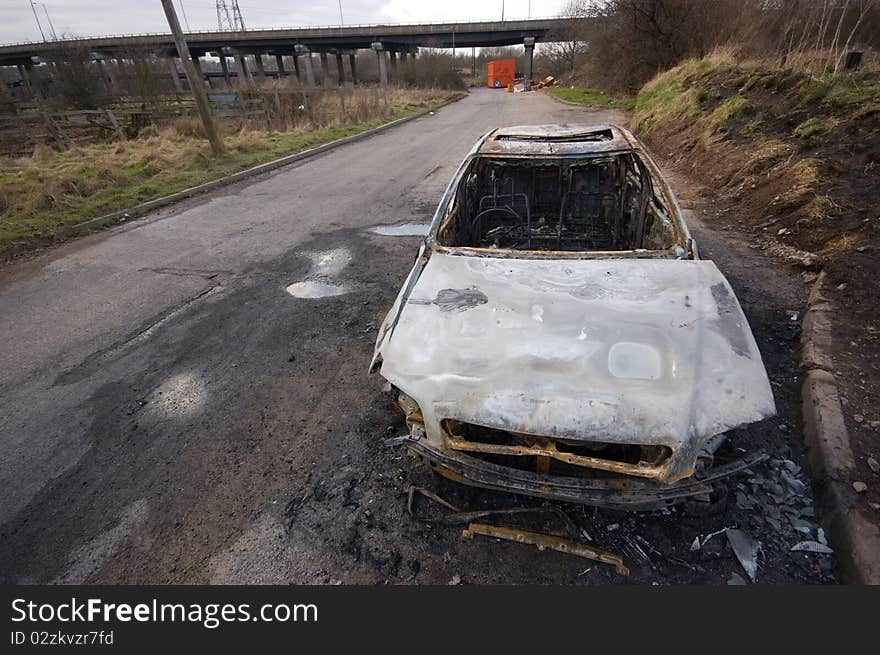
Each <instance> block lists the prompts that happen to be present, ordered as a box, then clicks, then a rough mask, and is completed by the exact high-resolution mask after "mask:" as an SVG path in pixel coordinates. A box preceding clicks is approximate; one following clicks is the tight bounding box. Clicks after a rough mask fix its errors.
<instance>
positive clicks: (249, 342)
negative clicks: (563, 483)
mask: <svg viewBox="0 0 880 655" xmlns="http://www.w3.org/2000/svg"><path fill="white" fill-rule="evenodd" d="M625 120H626V118H625V116H623V115H621V114H619V113H617V112H598V111H586V110H583V109H580V108H577V107H571V106H566V105H563V104H560V103H557V102H555V101H553V100H551V99H550V98H548V97H546V96H544V95H542V94H539V93H532V94H507V93H502V92H492V91H489V90H479V91H476V92H474V93H472V94H471V95H470V96H469V97H468V98H466V99H465V100H463V101H461V102H458V103H455V104H452V105H450V106H448V107H446V108H444V109H442V110H440V111H438V112H437V113H436V114H434V115H430V116H426V117H424V118H421V119H418V120H416V121H413V122H410V123H408V124H405V125H403V126H400V127H399V128H396V129H394V130H391V131H389V132H386V133H383V134H380V135H377V136H375V137H372V138H369V139H366V140H363V141H360V142H357V143H353V144H350V145H346V146H343V147H341V148H338V149H336V150H333V151H331V152H329V153H326V154H324V155H321V156H319V157H316V158H314V159H310V160H307V161H304V162H302V163H300V164H297V165H293V166H290V167H287V168H284V169H281V170H278V171H276V172H274V173H272V174H269V175H268V176H266V177H261V178H257V179H255V180H253V181H251V182H247V183H240V184H238V185H235V186H230V187H227V188H225V189H222V190H219V191H217V192H215V193H212V194H210V195H206V196H203V197H199V198H195V199H191V200H190V201H187V202H185V203H182V204H179V205H176V206H174V207H172V208H169V209H166V210H163V211H161V212H157V213H156V214H153V215H150V216H148V217H146V218H144V219H141V220H138V221H136V222H132V223H131V224H127V225H122V226H118V227H116V228H113V229H111V230H107V231H105V232H102V233H100V234H96V235H92V236H90V237H86V238H83V239H80V240H78V241H76V242H73V243H70V244H67V245H64V246H62V247H59V248H57V249H54V250H52V251H49V252H46V253H43V254H40V255H38V256H36V257H32V258H29V259H28V260H27V261H21V262H16V263H13V264H11V265H8V266H6V267H5V268H3V269H2V270H0V334H3V337H4V338H3V342H2V345H0V448H2V452H3V457H2V460H0V488H2V489H3V490H4V493H3V494H0V581H2V582H36V583H44V582H53V581H54V582H77V583H79V582H109V583H181V582H187V583H203V582H276V583H288V582H292V583H333V582H343V583H381V582H385V581H388V582H394V583H411V582H415V583H446V582H448V581H450V580H453V581H458V580H461V581H463V582H474V583H499V582H511V583H522V582H542V583H547V582H559V583H576V584H595V583H601V582H617V581H619V580H620V579H619V578H618V577H617V576H616V575H615V574H614V572H613V569H610V568H609V567H607V566H603V565H599V564H595V563H591V562H588V561H584V560H579V559H577V558H574V557H571V556H566V555H562V554H558V553H546V552H538V551H537V550H534V549H532V548H530V547H525V546H521V545H517V544H501V543H495V542H492V541H489V540H482V541H480V540H477V541H473V542H472V541H467V540H463V539H462V538H461V536H460V526H446V525H442V524H440V523H438V520H439V518H438V517H439V514H438V513H437V511H436V508H432V507H429V506H427V505H425V506H422V507H421V510H422V511H424V512H428V513H432V512H433V514H432V516H433V518H432V520H429V521H425V520H417V519H415V518H413V517H411V516H410V515H408V514H407V513H406V511H405V505H406V489H407V488H408V486H409V485H410V484H418V485H425V486H429V487H430V488H432V489H434V490H435V491H438V492H440V493H443V494H444V495H447V496H448V497H450V498H452V499H454V500H455V502H457V503H458V504H460V505H462V506H465V507H468V508H475V507H486V506H496V507H497V506H499V505H501V506H510V505H519V504H522V503H523V502H526V503H527V502H530V501H520V500H517V499H511V498H506V497H504V496H503V495H499V494H494V495H493V494H488V493H485V492H479V491H471V490H467V489H461V488H459V487H458V486H457V485H452V484H451V483H445V482H439V481H437V480H435V479H434V478H433V477H432V476H431V475H430V474H429V473H428V472H427V471H426V470H425V469H424V467H423V466H422V465H421V464H420V463H419V462H417V461H415V460H414V459H412V458H410V457H408V456H406V455H403V454H401V453H397V452H393V451H387V450H384V449H382V448H381V447H380V446H379V444H380V442H381V440H382V438H383V437H385V436H386V435H389V434H397V433H399V432H400V431H401V429H402V428H401V426H402V421H401V418H400V417H399V416H398V415H397V414H396V413H395V411H394V408H393V405H392V403H391V402H390V401H389V399H387V398H386V397H385V396H384V395H383V394H382V392H381V386H382V382H381V379H379V378H378V377H376V376H368V375H367V373H366V368H367V364H368V361H369V357H370V354H371V351H372V344H373V341H374V338H375V333H376V330H377V328H378V325H379V323H380V321H381V319H382V317H383V316H384V313H385V312H386V311H387V308H388V306H389V305H390V303H391V302H392V300H393V298H394V296H395V295H396V293H397V290H398V288H399V286H400V284H401V283H402V281H403V279H404V276H405V275H406V273H407V272H408V270H409V267H410V265H411V263H412V259H413V257H414V255H415V248H416V245H417V242H418V240H417V238H413V237H388V236H377V235H374V234H370V233H369V232H367V229H368V228H370V227H371V226H376V225H383V224H399V223H406V222H413V221H416V222H422V221H426V220H428V218H429V217H430V215H431V213H432V211H433V207H434V206H435V204H436V203H437V201H438V200H439V198H440V195H441V193H442V191H443V189H444V187H445V185H446V184H447V182H448V180H449V178H450V176H451V175H452V173H453V171H454V170H455V168H456V167H457V166H458V164H459V162H460V161H461V159H462V158H463V156H464V155H465V154H466V153H467V151H468V150H469V148H470V147H471V146H472V144H473V143H474V141H475V140H476V139H477V138H478V136H479V135H480V134H482V133H483V132H485V131H487V130H488V129H490V128H492V127H495V126H500V125H512V124H524V123H548V122H625ZM676 184H677V185H678V186H676V187H675V188H676V191H681V192H682V193H683V196H684V197H685V198H686V199H688V198H691V199H690V200H687V202H688V205H689V206H691V207H693V208H694V216H693V223H694V228H695V231H696V233H697V237H698V238H699V239H700V241H701V243H702V244H703V245H704V253H705V252H706V251H710V255H711V256H713V258H716V259H717V261H718V262H719V266H720V267H721V268H722V271H724V272H726V273H727V274H728V276H729V277H730V279H731V282H732V283H733V285H734V288H735V289H736V291H737V293H738V295H739V297H740V300H741V302H742V304H743V306H744V308H745V310H746V312H747V314H748V316H749V318H750V321H751V322H752V324H753V328H754V330H755V333H756V337H757V339H758V343H759V346H760V347H761V348H762V352H764V357H765V361H766V362H767V366H768V371H769V372H770V375H771V379H772V380H773V383H774V391H775V392H776V393H777V402H778V404H779V406H780V414H781V416H780V418H779V419H773V420H772V421H769V422H765V423H764V424H761V425H760V426H757V427H754V428H750V429H747V430H743V431H739V432H741V434H739V435H737V437H738V439H737V441H736V444H735V446H734V445H732V446H730V448H731V449H733V448H735V447H740V448H745V449H753V448H756V447H757V448H762V449H765V450H767V451H768V452H770V453H771V454H772V455H773V456H774V457H775V458H776V459H775V460H774V461H775V463H774V464H773V465H767V466H766V467H764V468H763V469H762V470H758V471H755V472H753V474H752V477H751V479H750V481H749V482H747V483H746V482H741V483H740V484H741V485H742V488H741V489H740V488H738V487H733V486H732V487H731V494H729V495H730V498H728V501H727V503H726V504H725V505H724V506H723V507H721V508H720V509H717V508H716V509H715V510H713V511H712V512H705V511H699V512H697V511H689V510H687V509H681V510H679V511H677V512H672V513H664V514H661V513H654V514H651V515H623V514H615V513H613V512H596V511H593V510H592V509H586V510H584V509H582V508H566V511H568V512H569V513H570V514H572V515H573V516H574V517H575V520H576V521H577V522H578V523H579V525H580V526H581V527H583V528H584V529H585V530H587V531H589V532H590V533H591V534H592V536H593V538H594V540H595V543H596V544H597V545H600V546H601V547H605V548H609V549H611V550H616V551H618V552H621V553H623V554H624V555H625V557H627V559H628V564H630V566H631V568H632V569H633V575H632V576H631V577H630V578H629V580H630V581H633V582H642V583H648V582H660V583H666V582H670V583H671V582H715V583H724V582H725V581H727V580H728V579H729V578H730V577H731V574H732V573H734V572H737V571H738V573H739V574H740V575H743V576H744V575H745V574H744V573H743V571H742V569H741V568H740V567H739V564H738V563H737V560H736V559H735V556H734V554H733V552H732V551H731V549H730V548H729V547H728V546H727V545H726V543H725V537H724V535H723V534H722V535H720V536H716V537H714V538H713V539H712V540H710V543H709V546H707V547H705V548H702V549H701V550H699V551H691V550H690V548H689V547H690V545H691V543H692V541H693V539H694V537H695V536H706V535H708V534H710V533H711V532H713V531H716V530H719V529H721V528H724V527H733V526H737V527H742V528H745V529H748V530H749V531H750V532H751V534H753V535H754V536H755V537H756V538H758V539H759V540H760V541H761V543H762V547H763V548H762V550H763V556H762V564H763V567H762V570H761V574H760V576H759V580H769V581H787V580H798V581H810V582H812V581H828V580H829V579H831V577H830V576H829V574H828V570H829V565H830V564H829V561H819V560H817V559H816V557H815V556H810V557H807V556H804V555H802V554H801V555H798V556H797V557H795V556H793V555H792V554H790V553H789V546H790V545H791V544H792V543H793V540H796V539H797V536H798V535H801V536H803V537H804V538H807V537H806V536H804V534H805V533H804V522H806V526H807V529H809V526H810V522H811V521H813V519H812V516H811V515H812V507H811V504H810V502H809V496H810V492H809V485H808V481H806V480H804V482H805V483H806V487H805V488H804V489H802V490H800V493H799V494H796V495H795V497H793V498H792V497H791V495H790V494H789V495H788V497H783V498H782V500H779V498H780V496H779V494H776V498H777V500H778V501H779V502H778V503H777V504H779V505H780V506H781V507H783V509H785V511H784V512H782V513H781V514H780V513H779V511H776V514H775V515H776V516H781V517H782V525H781V527H778V528H777V526H776V523H773V522H771V523H769V524H768V522H767V519H766V516H768V514H767V507H765V506H764V505H762V503H766V502H774V501H768V500H767V499H766V497H765V496H766V495H767V494H765V493H763V492H762V489H764V487H765V486H766V485H765V483H766V484H769V485H775V484H778V483H780V482H779V480H778V479H777V478H775V477H774V475H775V473H774V471H776V470H778V469H779V468H780V466H781V465H780V461H785V460H787V461H788V462H790V463H791V468H792V470H793V471H794V475H796V476H798V478H799V479H804V478H803V475H802V473H801V472H800V471H799V468H798V467H799V463H800V452H799V447H798V438H797V436H796V428H795V427H794V426H796V425H797V418H796V412H797V369H796V365H795V363H794V362H795V353H796V338H797V334H796V333H794V332H793V327H792V326H793V325H794V323H792V321H791V320H790V317H789V315H788V314H787V313H786V312H788V311H800V310H801V307H802V303H803V291H804V289H803V284H802V282H801V280H800V279H799V277H798V276H797V275H796V274H794V273H791V272H789V271H785V270H782V269H778V268H777V269H772V275H771V274H770V272H771V269H770V268H769V267H770V264H769V263H768V262H766V261H763V259H762V255H760V253H756V252H755V251H753V250H751V249H749V248H748V246H747V244H744V243H742V242H740V241H737V240H736V238H735V237H731V236H728V235H726V234H722V233H720V232H714V231H712V230H711V229H709V228H707V227H705V226H704V225H703V223H702V222H701V215H702V214H705V213H706V211H707V210H706V207H705V200H700V199H699V198H698V197H697V194H696V191H695V190H694V189H692V188H689V187H688V184H687V182H686V181H684V180H679V181H677V182H676ZM315 275H319V276H320V279H321V280H322V281H323V282H326V283H329V284H334V285H337V286H339V287H341V288H343V289H344V290H345V291H346V293H344V294H343V295H338V296H334V297H328V298H319V299H303V298H295V297H293V296H292V295H290V294H289V293H288V292H287V291H286V288H287V287H288V285H290V284H292V283H295V282H298V281H302V280H305V279H309V278H310V277H314V276H315ZM780 425H781V426H782V427H781V428H780V427H779V426H780ZM733 484H734V483H731V485H733ZM775 489H776V488H775V487H771V490H775ZM739 493H741V494H743V498H744V499H745V500H743V498H740V496H739V495H738V494H739ZM768 493H769V492H768ZM734 497H735V498H736V501H735V502H734V500H733V498H734ZM786 498H787V500H786ZM542 520H543V519H542ZM546 520H548V521H549V520H550V519H546ZM796 521H801V532H797V531H792V526H795V525H796V524H795V522H796ZM614 525H617V526H619V527H612V526H614ZM813 528H815V525H813ZM814 534H815V533H814ZM645 544H648V545H645Z"/></svg>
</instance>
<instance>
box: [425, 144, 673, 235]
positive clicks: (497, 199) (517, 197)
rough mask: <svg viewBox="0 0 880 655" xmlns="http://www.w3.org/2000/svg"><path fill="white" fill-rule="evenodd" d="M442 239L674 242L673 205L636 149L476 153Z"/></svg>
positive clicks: (444, 221) (446, 220) (445, 225)
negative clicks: (558, 154)
mask: <svg viewBox="0 0 880 655" xmlns="http://www.w3.org/2000/svg"><path fill="white" fill-rule="evenodd" d="M437 242H438V244H439V245H441V246H449V247H472V248H497V249H509V250H528V251H585V252H590V251H592V252H596V251H626V250H630V251H632V250H669V249H671V248H673V247H674V246H675V245H676V234H675V230H674V228H673V224H672V221H671V220H670V217H669V210H668V209H667V208H666V207H665V206H664V205H663V203H662V202H661V200H660V199H659V198H658V197H657V195H656V194H655V191H654V186H653V183H652V179H651V175H650V173H649V172H648V170H647V168H646V167H645V165H644V163H643V162H642V161H641V160H640V159H639V158H638V156H637V155H636V154H635V153H632V152H624V153H612V154H606V155H601V156H593V157H589V158H576V159H575V158H555V159H538V158H531V157H529V158H522V157H506V158H505V157H477V158H475V159H474V160H473V161H472V162H471V164H470V166H469V168H468V170H467V171H466V172H465V174H464V176H463V177H462V180H461V183H460V184H459V186H458V189H457V190H456V194H455V196H454V198H453V199H452V200H451V203H450V206H449V208H448V211H447V214H446V217H445V218H444V220H443V223H442V224H441V226H440V229H439V230H438V233H437Z"/></svg>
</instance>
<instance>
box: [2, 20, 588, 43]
mask: <svg viewBox="0 0 880 655" xmlns="http://www.w3.org/2000/svg"><path fill="white" fill-rule="evenodd" d="M564 20H578V19H572V18H567V17H565V16H544V17H541V18H506V19H504V20H503V21H500V20H468V21H455V22H440V23H431V22H424V21H420V22H412V23H357V24H350V25H299V26H296V27H292V26H291V27H256V28H248V29H247V30H245V31H244V32H242V31H236V30H192V31H190V32H186V36H192V35H206V34H216V35H222V34H235V35H242V34H248V33H250V32H290V31H295V30H359V29H365V28H368V27H378V28H381V27H417V26H429V25H430V26H431V27H445V26H451V25H488V24H498V25H501V24H503V23H532V22H550V21H564ZM150 36H159V37H168V38H169V39H170V38H171V33H170V32H132V33H130V34H104V35H91V36H72V37H62V38H59V39H53V40H51V41H16V42H13V43H0V48H6V47H15V46H26V45H33V46H40V45H46V44H49V43H71V42H76V41H89V40H92V39H131V38H142V37H150Z"/></svg>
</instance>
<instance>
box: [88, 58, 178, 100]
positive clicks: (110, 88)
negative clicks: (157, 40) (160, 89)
mask: <svg viewBox="0 0 880 655" xmlns="http://www.w3.org/2000/svg"><path fill="white" fill-rule="evenodd" d="M96 61H97V62H98V71H99V72H100V73H101V81H103V82H104V88H106V89H107V93H109V94H111V95H116V94H117V93H118V89H117V88H116V80H115V79H114V77H113V74H112V73H111V72H110V71H109V70H107V65H106V64H105V63H104V60H103V59H98V60H96ZM171 63H172V64H174V60H173V59H172V61H171ZM174 69H175V70H177V65H176V64H175V65H174ZM177 81H178V82H180V78H179V77H178V78H177Z"/></svg>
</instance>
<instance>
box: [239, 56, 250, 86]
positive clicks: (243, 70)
mask: <svg viewBox="0 0 880 655" xmlns="http://www.w3.org/2000/svg"><path fill="white" fill-rule="evenodd" d="M235 60H236V63H238V77H239V78H240V80H241V83H242V84H243V85H247V84H251V83H252V82H253V81H254V78H253V75H251V72H250V70H249V69H248V65H247V59H245V58H244V55H242V54H239V55H236V56H235Z"/></svg>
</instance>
